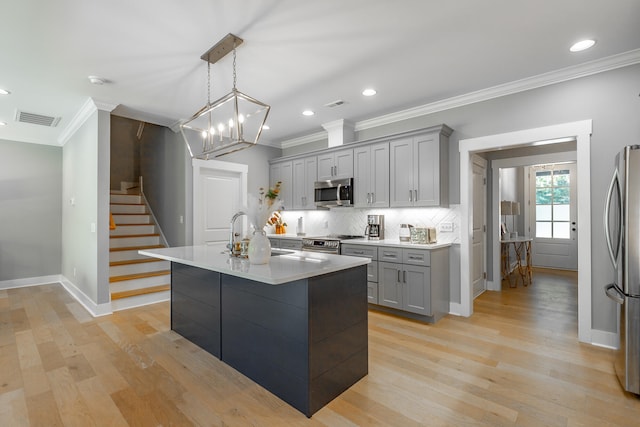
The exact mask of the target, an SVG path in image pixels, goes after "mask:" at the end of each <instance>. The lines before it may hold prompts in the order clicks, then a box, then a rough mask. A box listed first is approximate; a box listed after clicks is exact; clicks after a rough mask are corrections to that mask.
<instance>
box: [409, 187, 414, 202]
mask: <svg viewBox="0 0 640 427" xmlns="http://www.w3.org/2000/svg"><path fill="white" fill-rule="evenodd" d="M409 201H410V202H413V191H411V190H409Z"/></svg>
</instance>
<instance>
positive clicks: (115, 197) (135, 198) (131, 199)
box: [109, 194, 142, 204]
mask: <svg viewBox="0 0 640 427" xmlns="http://www.w3.org/2000/svg"><path fill="white" fill-rule="evenodd" d="M109 201H110V203H111V204H116V203H121V204H141V203H142V196H140V195H139V194H110V195H109Z"/></svg>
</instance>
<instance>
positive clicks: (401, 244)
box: [340, 239, 451, 249]
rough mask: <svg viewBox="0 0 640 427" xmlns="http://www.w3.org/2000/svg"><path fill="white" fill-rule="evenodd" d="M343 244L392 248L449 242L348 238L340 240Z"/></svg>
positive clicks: (443, 245)
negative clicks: (427, 242)
mask: <svg viewBox="0 0 640 427" xmlns="http://www.w3.org/2000/svg"><path fill="white" fill-rule="evenodd" d="M340 243H342V244H343V245H350V244H353V245H369V246H388V247H393V248H413V249H440V248H448V247H449V246H451V243H431V244H418V243H411V242H400V241H399V240H398V239H385V240H369V239H350V240H341V241H340Z"/></svg>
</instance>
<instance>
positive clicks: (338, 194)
mask: <svg viewBox="0 0 640 427" xmlns="http://www.w3.org/2000/svg"><path fill="white" fill-rule="evenodd" d="M341 188H342V184H338V185H337V186H336V201H337V202H338V204H341V203H342V201H341V200H340V189H341Z"/></svg>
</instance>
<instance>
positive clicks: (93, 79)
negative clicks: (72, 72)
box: [87, 76, 106, 86]
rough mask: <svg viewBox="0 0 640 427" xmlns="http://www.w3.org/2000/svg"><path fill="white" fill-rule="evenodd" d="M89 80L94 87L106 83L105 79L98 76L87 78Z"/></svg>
mask: <svg viewBox="0 0 640 427" xmlns="http://www.w3.org/2000/svg"><path fill="white" fill-rule="evenodd" d="M87 78H88V79H89V81H90V82H91V84H94V85H99V86H100V85H103V84H104V83H105V81H106V80H105V79H103V78H102V77H98V76H89V77H87Z"/></svg>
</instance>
